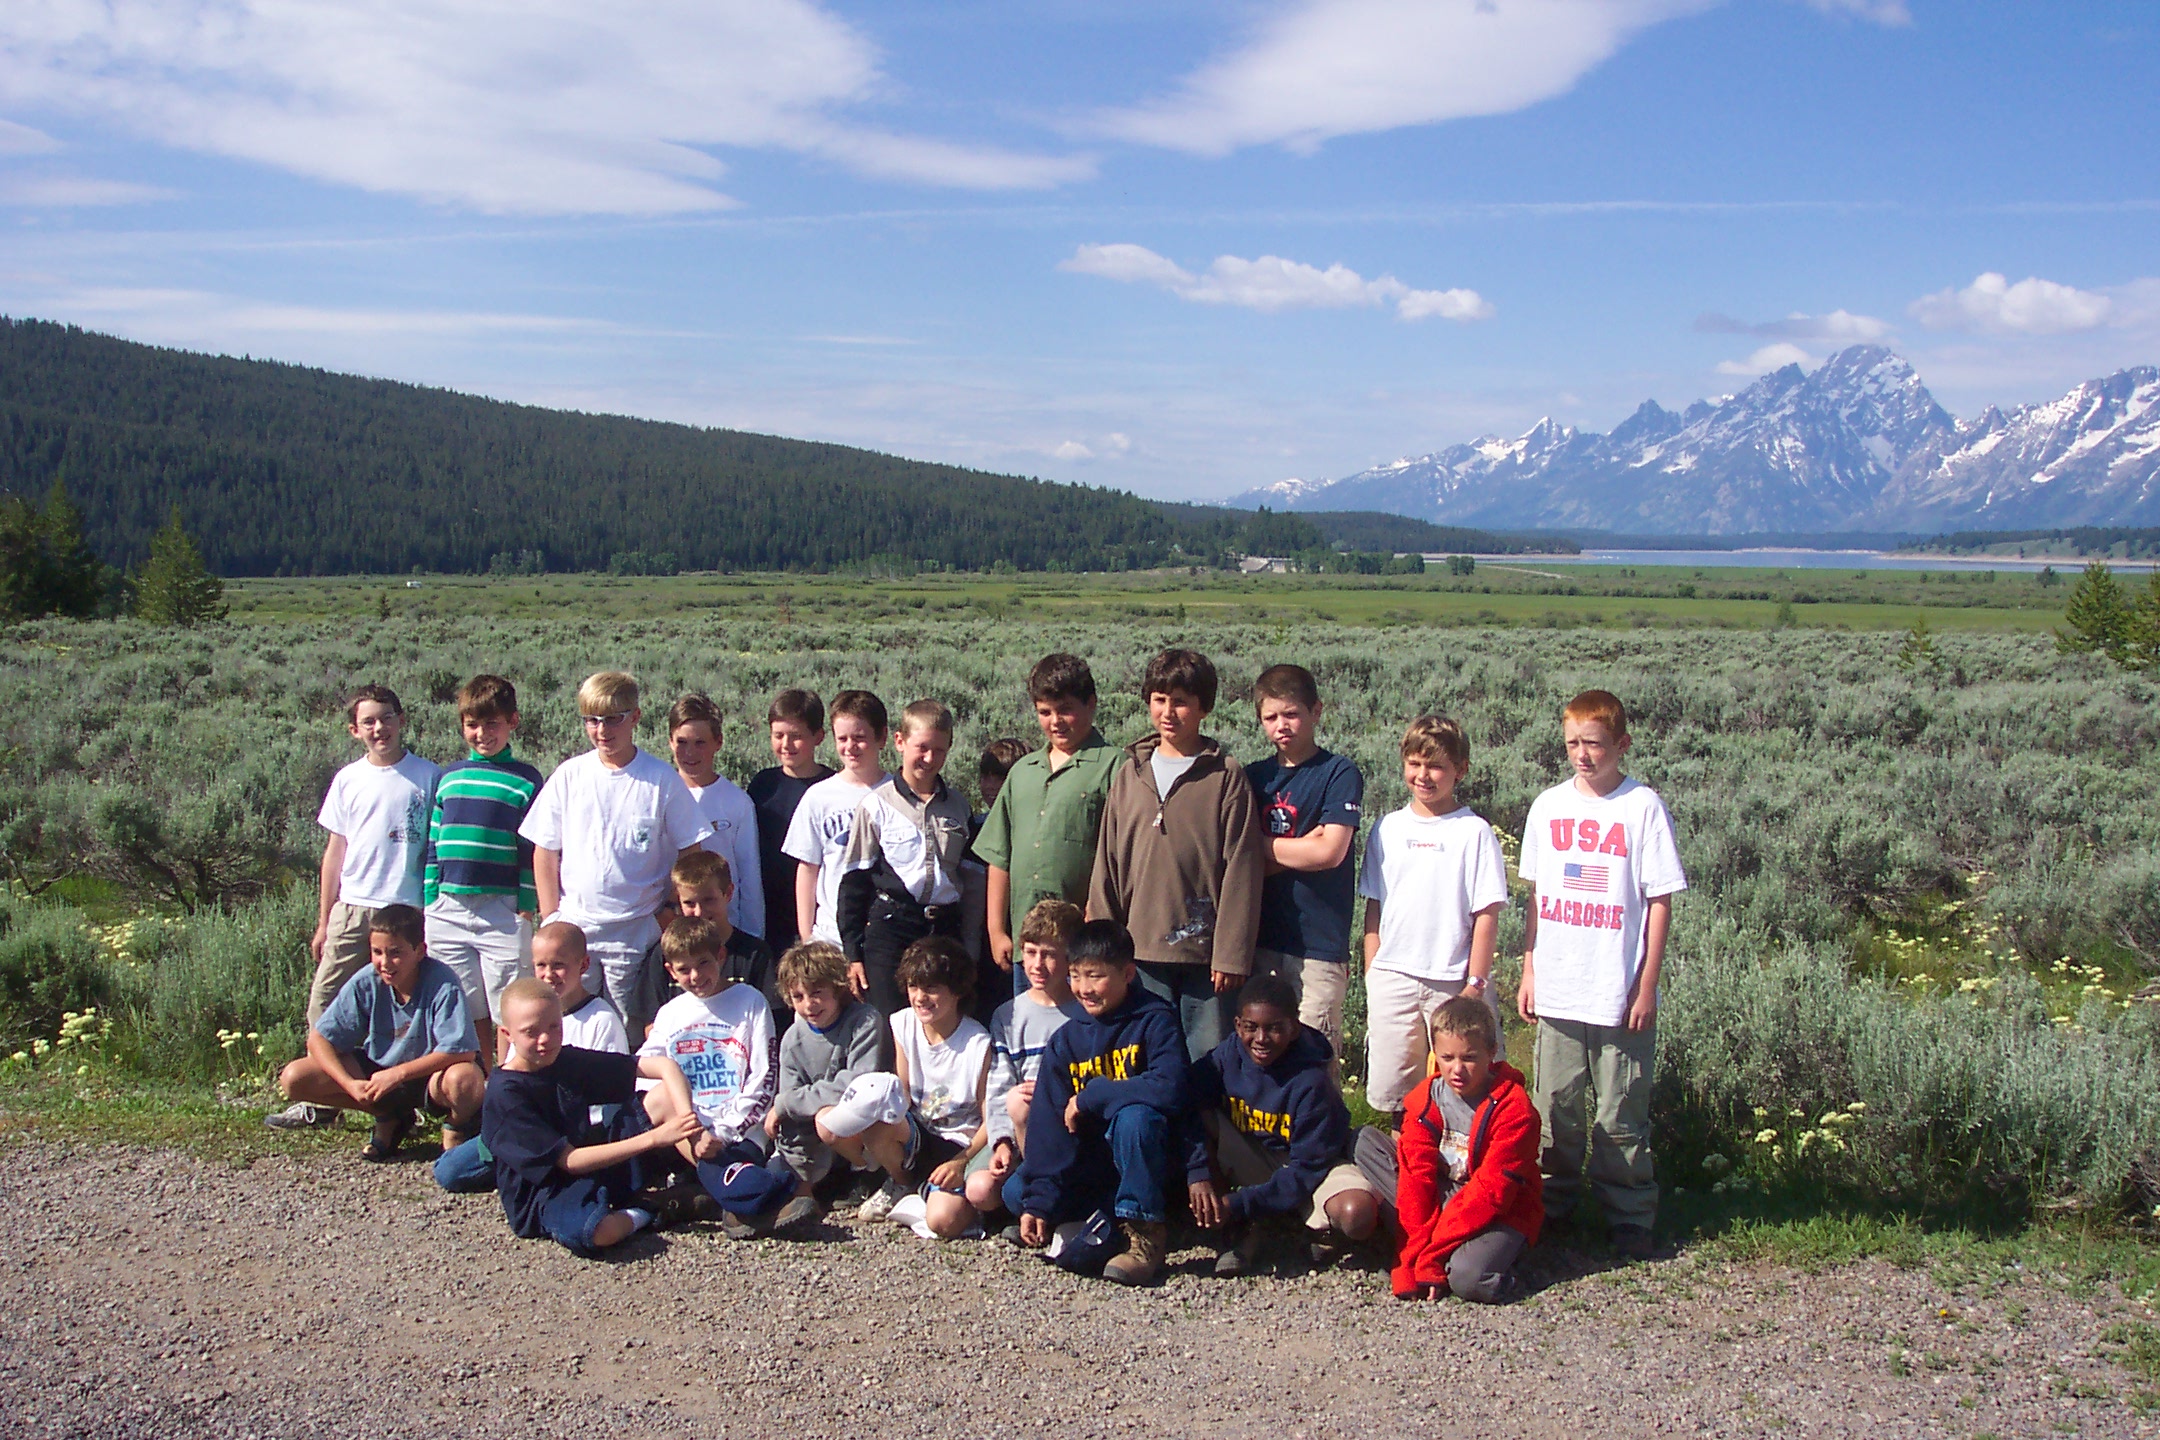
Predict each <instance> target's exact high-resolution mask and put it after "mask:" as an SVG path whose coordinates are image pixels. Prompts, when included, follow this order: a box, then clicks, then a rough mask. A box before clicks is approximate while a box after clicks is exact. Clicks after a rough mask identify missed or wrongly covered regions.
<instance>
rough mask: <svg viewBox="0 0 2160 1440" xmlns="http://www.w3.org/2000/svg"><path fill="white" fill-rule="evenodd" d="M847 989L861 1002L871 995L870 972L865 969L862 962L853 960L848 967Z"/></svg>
mask: <svg viewBox="0 0 2160 1440" xmlns="http://www.w3.org/2000/svg"><path fill="white" fill-rule="evenodd" d="M847 988H848V989H850V990H852V991H853V992H855V998H856V999H858V1000H860V999H862V998H863V997H864V996H865V995H868V994H869V993H870V972H869V971H867V970H865V969H863V967H862V961H860V960H851V961H849V962H848V967H847Z"/></svg>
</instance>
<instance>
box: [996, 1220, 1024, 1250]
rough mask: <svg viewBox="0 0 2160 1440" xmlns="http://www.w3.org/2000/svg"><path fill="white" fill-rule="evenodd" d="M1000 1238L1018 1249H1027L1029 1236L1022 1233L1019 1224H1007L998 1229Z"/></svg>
mask: <svg viewBox="0 0 2160 1440" xmlns="http://www.w3.org/2000/svg"><path fill="white" fill-rule="evenodd" d="M998 1239H1000V1240H1003V1241H1004V1242H1005V1243H1006V1244H1008V1245H1010V1246H1012V1247H1013V1248H1014V1249H1016V1250H1025V1249H1027V1238H1026V1237H1025V1236H1023V1235H1022V1234H1021V1233H1020V1227H1019V1226H1018V1225H1007V1226H1006V1227H1005V1228H1004V1229H1002V1230H1000V1231H998Z"/></svg>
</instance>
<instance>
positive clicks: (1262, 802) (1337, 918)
mask: <svg viewBox="0 0 2160 1440" xmlns="http://www.w3.org/2000/svg"><path fill="white" fill-rule="evenodd" d="M1245 778H1246V779H1248V780H1250V781H1251V782H1252V787H1253V803H1254V804H1256V805H1258V806H1259V807H1260V828H1261V833H1263V834H1265V835H1266V836H1268V837H1269V838H1270V839H1278V838H1281V837H1285V836H1288V837H1292V838H1295V837H1297V836H1301V835H1310V834H1312V832H1313V831H1314V830H1315V829H1317V828H1319V827H1320V826H1322V825H1347V826H1349V827H1350V849H1349V851H1348V852H1347V853H1346V854H1344V856H1343V861H1342V864H1340V865H1337V866H1336V867H1335V868H1334V869H1332V870H1283V871H1279V872H1277V873H1276V874H1273V875H1270V876H1268V877H1267V880H1266V882H1265V883H1264V884H1263V885H1262V886H1261V889H1260V940H1259V946H1260V948H1261V949H1262V950H1274V951H1278V952H1280V953H1281V954H1284V955H1297V956H1301V957H1303V958H1305V959H1308V960H1348V959H1349V958H1350V911H1351V910H1352V908H1353V907H1354V906H1355V905H1356V904H1357V878H1356V877H1357V828H1358V819H1359V815H1360V812H1361V810H1362V809H1363V807H1364V804H1365V777H1364V776H1363V775H1361V774H1359V773H1358V768H1357V766H1355V765H1353V764H1351V763H1350V761H1349V760H1347V759H1345V758H1344V757H1342V756H1340V755H1337V754H1334V753H1333V752H1331V751H1327V750H1320V751H1316V752H1315V753H1314V755H1313V757H1312V759H1310V760H1307V761H1306V762H1305V763H1304V764H1302V765H1300V766H1298V767H1296V768H1295V769H1291V768H1288V767H1286V766H1284V764H1283V763H1282V761H1281V760H1280V759H1278V758H1277V757H1275V756H1273V755H1270V756H1269V757H1268V758H1267V759H1265V760H1255V761H1253V763H1252V764H1250V765H1247V766H1246V767H1245Z"/></svg>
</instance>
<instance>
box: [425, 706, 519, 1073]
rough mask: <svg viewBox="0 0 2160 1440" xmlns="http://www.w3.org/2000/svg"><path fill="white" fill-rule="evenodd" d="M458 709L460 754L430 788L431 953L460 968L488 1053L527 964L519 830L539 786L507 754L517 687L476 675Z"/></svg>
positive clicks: (428, 897) (427, 900)
mask: <svg viewBox="0 0 2160 1440" xmlns="http://www.w3.org/2000/svg"><path fill="white" fill-rule="evenodd" d="M457 707H458V726H459V728H460V729H462V730H463V731H464V733H465V758H464V759H463V760H460V761H458V762H456V763H455V764H453V765H450V766H449V767H447V768H446V769H444V771H443V772H442V776H441V778H440V779H438V780H437V781H436V782H435V801H434V804H433V806H432V807H431V809H430V812H429V815H428V834H427V870H426V874H425V876H424V877H423V883H422V893H423V896H424V900H425V903H426V906H427V943H428V954H430V955H432V956H434V957H435V958H436V959H437V960H440V961H442V962H443V964H445V965H448V966H449V967H450V968H451V969H452V970H454V971H456V972H457V977H458V981H459V983H460V984H462V985H463V986H464V987H465V999H466V1003H467V1004H469V1005H470V1006H471V1007H472V1012H473V1028H474V1029H475V1030H476V1031H477V1032H479V1036H480V1049H481V1052H482V1053H483V1054H487V1055H492V1054H494V1053H495V1025H494V1022H495V1021H496V1020H497V1019H499V1018H500V1016H501V1012H502V992H503V987H504V986H506V985H508V984H509V983H510V982H511V981H512V980H515V979H516V978H517V977H518V971H519V969H520V968H521V966H522V962H523V959H524V952H525V945H526V942H525V926H524V919H523V917H525V916H528V915H531V914H532V913H533V912H534V911H535V910H537V909H538V908H539V905H540V900H539V896H538V895H537V894H536V893H535V892H534V890H533V861H532V854H533V847H532V842H531V841H530V840H527V839H525V838H524V837H523V836H521V835H519V834H518V826H520V825H522V824H524V823H525V814H526V812H527V811H529V810H530V809H531V808H532V802H533V797H535V796H536V795H538V794H539V793H540V785H541V780H540V772H539V771H538V770H535V769H534V768H533V767H532V766H530V765H528V764H526V763H525V762H524V761H523V760H520V759H518V758H517V757H516V756H515V755H512V754H511V753H510V737H511V736H513V735H515V734H516V733H517V728H518V724H519V720H520V717H519V715H518V699H517V687H516V686H514V685H512V684H511V683H510V682H509V681H508V680H505V679H504V678H503V677H502V676H500V675H475V676H473V677H472V679H470V680H467V681H466V682H465V683H464V684H463V685H461V686H459V687H458V693H457Z"/></svg>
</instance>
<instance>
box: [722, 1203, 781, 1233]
mask: <svg viewBox="0 0 2160 1440" xmlns="http://www.w3.org/2000/svg"><path fill="white" fill-rule="evenodd" d="M779 1213H780V1212H779V1211H777V1210H760V1211H758V1212H757V1213H756V1214H754V1215H738V1214H736V1213H735V1212H734V1211H733V1210H722V1211H721V1212H720V1233H721V1234H723V1235H725V1236H727V1238H728V1239H730V1240H762V1239H764V1238H765V1237H766V1236H767V1235H770V1234H771V1233H772V1228H773V1217H774V1216H775V1215H778V1214H779Z"/></svg>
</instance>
